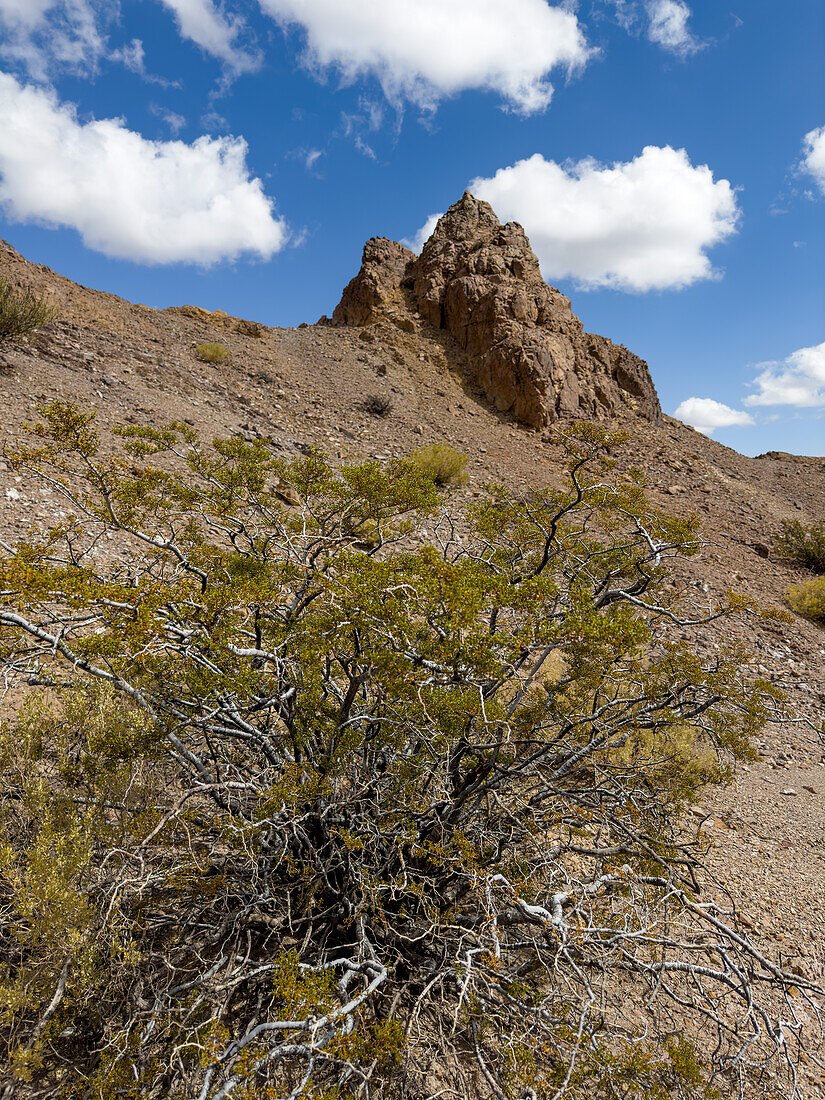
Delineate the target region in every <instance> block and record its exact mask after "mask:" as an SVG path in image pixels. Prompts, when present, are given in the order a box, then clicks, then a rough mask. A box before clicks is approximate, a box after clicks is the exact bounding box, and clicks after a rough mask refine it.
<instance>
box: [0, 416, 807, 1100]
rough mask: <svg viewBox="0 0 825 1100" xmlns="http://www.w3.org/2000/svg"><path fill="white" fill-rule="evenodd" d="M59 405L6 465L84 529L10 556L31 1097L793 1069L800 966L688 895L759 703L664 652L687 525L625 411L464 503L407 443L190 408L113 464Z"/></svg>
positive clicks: (2, 860)
mask: <svg viewBox="0 0 825 1100" xmlns="http://www.w3.org/2000/svg"><path fill="white" fill-rule="evenodd" d="M43 414H44V418H45V421H44V424H43V425H42V426H41V427H40V428H39V429H38V431H37V434H38V436H39V438H38V439H36V440H35V441H34V446H32V447H31V448H30V449H28V450H27V451H24V452H21V453H19V454H18V455H17V456H16V458H15V460H14V461H15V464H16V467H17V468H18V469H23V470H42V471H44V472H48V473H49V474H51V475H53V476H56V477H57V478H59V479H61V483H62V484H64V485H65V486H66V492H67V493H69V494H71V496H72V498H73V502H72V509H73V511H74V512H75V513H76V515H77V516H78V517H79V518H78V519H77V521H75V520H71V519H70V520H67V521H66V522H65V523H64V524H63V525H62V526H61V527H59V528H56V529H53V530H52V531H51V533H50V534H49V535H48V536H46V537H44V538H43V539H41V540H35V541H30V542H29V543H21V544H19V545H18V546H16V547H15V548H13V549H12V550H7V551H6V553H5V556H4V557H3V558H2V559H1V560H0V575H2V590H3V593H4V598H3V603H2V606H1V607H0V657H1V658H2V661H3V665H4V674H5V677H6V682H7V683H9V684H10V685H14V684H19V685H21V688H22V687H23V686H24V685H27V686H28V692H29V702H28V703H27V705H26V706H25V708H24V709H23V710H22V711H21V713H20V716H19V717H18V718H16V719H12V718H7V719H6V720H5V721H4V724H3V726H2V739H1V740H0V768H2V791H3V797H2V800H0V813H2V836H3V837H4V840H3V844H2V848H0V881H1V882H2V892H0V905H2V907H3V917H4V919H3V922H2V926H0V936H2V948H3V951H2V953H3V958H4V959H5V960H6V962H5V969H4V970H3V971H2V973H0V987H1V989H0V1003H2V1006H3V1007H2V1016H0V1025H2V1029H3V1039H4V1041H5V1043H6V1046H7V1049H8V1052H9V1056H10V1063H11V1066H12V1067H13V1073H14V1074H15V1084H14V1085H13V1086H12V1088H13V1089H15V1088H16V1089H17V1092H16V1093H15V1095H21V1096H25V1095H26V1089H27V1088H28V1087H29V1086H32V1090H31V1094H32V1095H34V1094H35V1091H34V1086H35V1085H36V1095H37V1096H38V1097H41V1098H46V1097H49V1098H57V1097H69V1096H73V1097H74V1096H79V1095H83V1096H88V1097H96V1098H99V1100H104V1098H105V1100H109V1098H110V1097H114V1096H119V1097H132V1098H137V1097H155V1096H158V1097H159V1096H163V1097H174V1098H178V1097H180V1098H181V1100H182V1098H183V1097H189V1096H198V1097H201V1098H203V1100H225V1098H226V1097H228V1096H230V1095H233V1096H235V1097H236V1098H237V1097H246V1098H250V1100H251V1098H252V1097H255V1098H259V1097H268V1096H271V1097H285V1096H291V1097H296V1098H297V1097H304V1096H305V1097H313V1098H317V1100H320V1098H324V1100H332V1098H335V1100H344V1098H346V1097H353V1098H354V1097H356V1096H366V1095H369V1096H371V1097H382V1098H383V1097H386V1098H389V1097H392V1098H393V1100H395V1098H409V1100H420V1098H423V1097H426V1096H431V1095H433V1094H434V1093H439V1092H441V1091H442V1090H443V1088H444V1087H445V1085H446V1084H447V1083H448V1082H449V1083H450V1085H451V1086H452V1085H455V1084H456V1082H458V1084H459V1086H460V1089H459V1091H463V1092H464V1093H465V1094H469V1095H478V1096H495V1097H497V1098H499V1100H500V1098H501V1097H507V1098H516V1097H523V1096H528V1095H529V1096H535V1097H538V1098H539V1100H549V1098H550V1097H561V1096H565V1095H566V1096H569V1097H577V1098H581V1100H583V1098H585V1097H588V1098H589V1097H600V1098H604V1100H614V1098H616V1100H617V1098H618V1097H634V1098H641V1097H645V1098H649V1097H662V1098H664V1097H669V1096H673V1097H677V1096H678V1097H682V1098H684V1100H687V1098H688V1097H690V1098H695V1097H699V1096H704V1095H707V1096H710V1095H713V1090H714V1089H721V1090H723V1091H732V1092H735V1091H736V1089H737V1088H738V1086H739V1085H740V1084H743V1083H746V1082H747V1081H748V1080H749V1079H751V1078H753V1079H757V1078H760V1077H762V1075H763V1074H765V1073H766V1072H773V1071H775V1070H777V1069H779V1068H781V1067H782V1066H783V1065H785V1066H787V1065H789V1062H788V1050H787V1047H786V1042H787V1041H788V1039H786V1036H787V1035H788V1029H787V1027H786V1028H785V1030H784V1031H783V1030H782V1027H781V1026H780V1024H779V1020H778V1018H777V1016H776V1015H775V1014H774V1013H773V1011H772V1008H771V1002H770V995H771V994H778V995H779V996H780V998H786V999H791V1000H792V999H794V998H795V999H796V1000H797V1002H799V1003H804V999H805V998H806V997H807V996H808V993H809V991H810V990H811V989H812V986H811V983H810V982H808V981H807V980H806V979H804V978H801V977H799V976H796V975H789V974H787V973H785V972H784V971H782V969H781V968H779V967H778V966H777V965H775V964H774V963H773V962H771V961H770V960H769V959H768V958H767V957H766V956H765V955H764V954H763V953H762V952H760V951H759V949H758V948H757V947H755V946H754V945H753V944H752V943H751V942H750V941H749V940H748V939H747V937H746V936H745V935H744V934H743V933H742V932H741V930H737V929H735V928H734V927H733V926H732V925H731V924H730V922H729V918H728V917H727V916H726V915H725V914H724V913H723V912H722V911H721V910H720V909H718V908H717V907H715V906H714V905H713V904H711V903H709V902H707V901H704V900H703V901H701V902H700V901H699V900H698V898H697V890H696V882H695V879H694V867H695V860H696V853H695V851H694V849H693V848H692V846H691V843H690V838H689V837H688V836H687V835H685V834H684V833H683V832H682V831H681V829H680V826H679V820H678V815H679V811H680V809H681V808H682V807H683V806H684V805H685V804H687V803H690V802H692V801H693V800H694V799H695V798H696V797H697V795H698V793H699V792H700V791H701V790H702V789H703V787H704V786H705V785H706V784H707V783H708V782H711V781H716V780H719V779H722V778H724V776H725V775H726V774H727V771H728V768H729V765H730V762H731V761H732V760H733V759H734V758H735V757H736V756H744V755H748V754H749V752H750V750H749V742H750V738H751V736H752V735H753V734H754V733H755V732H756V731H758V730H759V729H760V728H761V725H762V723H763V721H764V720H765V718H766V716H768V714H769V713H770V709H771V707H772V705H773V702H774V701H775V697H776V693H775V692H774V691H773V689H772V688H771V686H770V684H768V683H766V682H763V681H758V680H757V681H756V682H754V683H750V684H749V683H747V682H746V681H745V680H743V679H742V678H741V670H742V668H743V654H742V652H741V651H740V650H739V649H737V648H736V647H729V648H728V649H720V650H719V651H718V652H716V653H714V654H713V655H712V656H711V657H709V658H708V659H707V660H702V659H701V658H700V657H699V656H698V655H697V654H696V653H695V652H693V651H692V650H691V648H690V647H689V646H688V645H686V644H685V643H683V642H677V643H669V642H668V640H667V638H666V635H665V632H664V631H663V625H664V624H665V622H668V621H672V620H674V619H675V620H676V621H677V622H679V623H682V624H683V626H684V629H685V630H689V629H690V625H691V623H695V621H696V619H697V617H701V616H697V615H696V614H695V613H694V612H693V610H692V609H691V608H690V607H687V606H682V605H681V604H680V603H679V598H678V596H677V593H676V590H675V589H673V588H670V587H668V586H667V583H666V582H667V577H668V569H667V565H668V561H669V560H671V559H673V558H675V557H678V556H679V555H690V554H692V553H694V552H695V550H696V549H697V547H698V545H699V538H698V532H697V529H696V524H695V522H694V521H693V520H691V519H672V518H669V517H667V516H665V515H663V514H661V513H659V512H658V511H657V510H656V509H655V508H653V507H651V505H650V504H649V503H648V501H647V499H646V497H645V493H644V491H643V488H642V486H641V483H640V478H639V477H638V476H637V475H635V474H634V475H633V476H631V477H630V478H629V479H628V480H625V481H623V482H619V483H616V484H611V483H610V481H609V479H607V478H606V467H607V466H608V462H607V459H606V453H607V451H608V449H609V447H610V445H611V443H612V442H613V441H614V437H610V436H608V435H607V434H605V433H604V432H602V431H600V430H598V429H595V428H592V427H591V426H588V425H578V426H576V427H574V428H571V429H570V430H569V433H568V435H567V437H566V446H567V452H568V460H569V461H568V470H569V478H570V483H569V485H568V486H567V487H566V488H565V489H559V490H556V489H541V490H536V491H534V492H533V493H532V494H530V496H529V498H524V499H522V498H518V497H515V496H512V495H510V494H508V493H506V492H505V491H503V490H501V491H496V492H494V493H492V495H491V496H490V497H489V498H487V499H482V500H481V501H479V502H478V503H477V504H476V505H475V506H474V507H473V508H472V509H471V510H470V512H469V513H468V515H467V516H466V517H464V518H463V519H460V517H456V516H452V515H451V514H450V513H449V512H448V511H446V510H445V509H444V504H443V501H442V500H440V498H439V495H438V493H437V491H436V489H435V486H434V482H433V479H432V477H426V476H423V475H422V472H421V469H420V466H419V464H418V463H417V462H415V461H409V460H401V461H396V462H393V463H391V464H390V465H389V466H388V467H386V468H381V467H380V466H379V465H378V464H377V463H366V464H363V465H355V466H344V467H342V468H341V470H340V471H336V470H335V469H334V468H332V467H331V466H330V465H329V464H328V463H327V462H326V460H325V459H324V458H323V457H322V456H321V455H319V454H318V453H312V454H310V455H309V456H307V457H305V458H302V459H299V460H296V461H294V462H290V463H286V462H284V461H283V460H281V459H279V458H277V457H276V455H275V454H274V453H273V451H272V449H271V448H270V447H269V446H268V444H267V443H265V442H264V441H253V442H245V441H243V440H240V439H237V438H236V439H233V440H229V441H223V442H218V443H217V444H216V445H215V447H216V449H215V451H212V450H210V449H207V448H205V447H203V445H202V444H201V443H200V441H199V439H198V437H197V435H196V434H195V433H194V432H193V431H191V430H190V429H188V428H187V427H185V426H183V425H173V426H171V427H170V428H168V429H164V430H158V429H151V428H138V427H129V428H124V429H120V431H119V435H120V440H121V443H122V446H123V448H124V449H125V451H126V454H125V456H123V457H117V456H116V457H106V456H105V453H104V452H103V451H102V450H101V448H100V444H99V439H98V436H97V432H96V431H95V429H94V426H93V424H92V422H91V418H90V417H89V416H88V415H86V414H83V413H81V412H80V411H79V410H78V409H76V408H72V407H67V406H61V405H57V404H55V405H51V406H48V407H45V408H44V409H43ZM284 483H288V484H289V485H290V486H291V487H293V488H294V491H295V494H296V497H297V504H296V505H294V506H292V507H289V506H287V505H285V504H284V503H283V501H282V499H281V498H280V497H279V496H278V492H277V487H278V486H279V485H282V484H284ZM53 484H54V482H53ZM459 521H460V522H461V523H463V525H464V528H463V530H464V534H462V536H461V538H460V539H459V538H457V537H456V526H455V525H456V523H457V522H459ZM365 524H368V525H370V529H371V531H372V532H373V536H374V537H373V539H372V540H371V544H370V546H369V548H368V549H367V550H364V549H363V548H362V549H359V548H358V547H357V545H356V542H357V536H354V535H353V534H352V533H351V532H354V531H358V530H359V529H360V528H361V527H362V526H363V525H365ZM425 527H426V531H427V532H429V534H427V533H425ZM107 536H108V537H107ZM104 545H105V546H107V547H109V548H110V550H112V551H113V554H112V555H111V556H109V554H108V552H107V554H103V553H101V552H100V550H99V548H100V547H101V546H104ZM739 610H741V602H740V601H737V600H735V599H734V600H732V601H731V603H730V605H729V606H728V607H726V608H724V609H721V610H720V611H719V612H718V614H719V615H734V614H736V613H737V611H739ZM788 1003H790V1000H789V1001H788ZM785 1011H787V1008H786V1007H785V1006H783V1012H785ZM631 1030H632V1031H633V1032H635V1034H637V1035H638V1034H642V1033H644V1034H645V1035H646V1039H645V1041H644V1042H636V1041H634V1042H632V1043H631V1042H628V1041H625V1040H624V1039H623V1038H622V1036H624V1035H626V1034H628V1031H631ZM676 1035H678V1036H679V1038H678V1039H676V1038H674V1036H676ZM791 1038H792V1036H791Z"/></svg>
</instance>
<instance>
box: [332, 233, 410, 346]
mask: <svg viewBox="0 0 825 1100" xmlns="http://www.w3.org/2000/svg"><path fill="white" fill-rule="evenodd" d="M412 263H415V253H414V252H410V250H409V248H405V247H404V246H403V244H398V243H397V242H396V241H390V240H388V239H387V238H386V237H372V238H371V239H370V240H368V241H367V243H366V244H365V245H364V255H363V258H362V260H361V270H360V271H359V272H358V274H357V275H356V276H355V278H354V279H350V281H349V282H348V283H347V285H346V287H345V288H344V293H343V295H342V296H341V301H340V302H339V303H338V305H337V306H336V307H335V312H334V313H333V314H332V323H333V324H334V325H368V324H369V323H370V322H371V321H375V320H377V319H378V318H379V317H381V316H383V315H384V314H385V313H386V312H387V309H388V307H389V305H390V303H392V302H397V303H401V302H402V300H403V297H402V292H401V284H402V283H403V281H404V276H405V274H406V271H407V268H408V267H409V266H410V264H412Z"/></svg>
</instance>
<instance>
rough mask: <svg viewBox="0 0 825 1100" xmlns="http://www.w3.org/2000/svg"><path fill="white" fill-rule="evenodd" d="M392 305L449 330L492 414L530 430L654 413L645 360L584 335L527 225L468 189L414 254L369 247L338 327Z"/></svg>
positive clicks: (383, 244) (380, 242) (381, 243)
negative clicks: (542, 264) (545, 273)
mask: <svg viewBox="0 0 825 1100" xmlns="http://www.w3.org/2000/svg"><path fill="white" fill-rule="evenodd" d="M399 307H401V308H403V309H407V310H413V311H415V312H417V313H418V314H419V316H420V317H421V318H423V319H424V320H425V321H427V322H429V323H430V324H431V325H433V326H435V328H437V329H441V330H445V331H446V332H448V333H450V335H451V336H452V337H453V338H454V340H455V341H456V343H457V344H458V346H459V348H461V349H462V350H463V351H464V352H465V353H466V355H467V358H468V362H469V364H470V369H471V371H472V372H473V373H474V375H475V377H476V380H477V382H478V383H479V385H480V386H481V387H482V389H483V390H484V392H485V393H486V394H487V396H488V397H489V399H490V400H491V401H492V402H493V404H494V405H495V406H496V408H498V409H499V410H500V411H502V412H507V413H510V414H511V415H512V416H514V417H515V418H516V419H517V420H519V421H521V422H522V423H524V424H528V425H530V426H531V427H535V428H542V427H544V426H545V425H547V424H549V423H551V422H552V421H554V420H556V419H558V418H559V417H587V418H590V419H606V418H608V417H610V416H613V415H615V414H616V413H617V412H619V411H621V410H624V411H633V412H636V413H638V414H639V415H641V416H644V417H646V418H647V419H648V420H652V421H658V420H659V418H660V417H661V408H660V406H659V400H658V398H657V396H656V390H655V388H654V386H653V382H652V380H651V377H650V372H649V371H648V368H647V364H646V363H645V362H644V360H642V359H640V358H639V357H638V356H636V355H634V354H633V353H632V352H630V351H628V350H627V348H625V347H620V346H617V345H616V344H613V343H611V342H610V341H609V340H607V339H605V338H604V337H602V336H593V335H590V334H589V333H586V332H584V329H583V326H582V323H581V321H580V320H579V319H578V317H576V315H575V314H574V313H573V311H572V310H571V308H570V301H569V299H568V298H566V297H565V296H564V295H563V294H561V293H560V292H559V291H558V290H556V289H554V288H553V287H551V286H548V285H547V283H545V281H544V279H543V278H542V276H541V271H540V270H539V263H538V260H537V259H536V256H535V254H534V252H533V250H532V248H531V247H530V242H529V241H528V239H527V236H526V235H525V232H524V230H523V229H522V227H521V226H520V225H518V224H517V223H516V222H508V223H507V224H506V225H501V224H500V223H499V221H498V218H497V217H496V215H495V213H494V212H493V209H492V207H491V206H490V205H489V203H486V202H480V201H479V200H478V199H475V198H474V197H473V196H472V195H470V194H469V193H468V192H465V194H464V196H463V197H462V198H461V199H460V200H459V201H458V202H457V203H455V204H454V205H453V206H451V207H450V209H449V210H448V211H447V213H446V214H444V215H443V217H442V218H441V219H440V220H439V222H438V225H437V226H436V228H435V231H434V232H433V234H432V236H431V237H430V239H429V240H428V241H427V243H426V244H425V245H424V248H423V250H422V252H421V255H420V257H418V258H416V257H415V256H414V254H413V253H412V252H410V251H409V250H408V249H406V248H404V247H403V246H402V245H399V244H396V243H395V242H394V241H388V240H386V239H385V238H382V237H379V238H373V239H372V240H370V241H368V242H367V244H366V246H365V248H364V259H363V264H362V267H361V270H360V272H359V273H358V275H357V276H356V277H355V278H354V279H353V280H352V281H351V282H350V283H349V285H348V286H347V288H346V290H345V291H344V296H343V298H342V299H341V302H340V303H339V305H338V307H337V308H336V310H335V313H334V314H333V323H334V324H337V325H365V324H370V323H371V322H373V321H376V320H379V319H380V318H382V317H385V316H387V315H388V314H390V313H396V314H397V312H398V308H399Z"/></svg>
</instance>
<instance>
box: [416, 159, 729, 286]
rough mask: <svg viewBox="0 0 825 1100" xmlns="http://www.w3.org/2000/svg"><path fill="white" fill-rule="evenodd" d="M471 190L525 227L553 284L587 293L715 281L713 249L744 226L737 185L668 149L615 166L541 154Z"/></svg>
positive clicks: (504, 216)
mask: <svg viewBox="0 0 825 1100" xmlns="http://www.w3.org/2000/svg"><path fill="white" fill-rule="evenodd" d="M470 190H471V191H472V192H473V194H474V195H476V196H477V197H478V198H481V199H486V200H487V201H488V202H489V203H490V204H491V205H492V207H493V209H494V210H495V212H496V214H498V216H499V218H501V220H502V221H518V222H521V224H522V225H523V226H524V228H525V230H526V232H527V235H528V237H529V238H530V241H531V243H532V245H533V248H534V249H535V252H536V255H537V256H538V258H539V262H540V263H541V268H542V272H543V274H544V276H545V278H546V279H549V280H553V279H573V280H574V281H575V282H576V283H577V284H578V285H579V286H580V287H584V288H595V287H613V288H615V289H618V290H628V291H637V292H640V291H648V290H667V289H678V288H681V287H686V286H689V285H690V284H691V283H695V282H697V281H698V280H700V279H708V278H712V277H714V275H715V274H716V272H715V271H714V268H713V266H712V264H711V262H710V260H709V258H708V256H707V255H706V251H707V249H709V248H711V247H712V246H713V245H716V244H719V243H720V242H721V241H724V240H725V239H726V238H727V237H729V236H730V235H731V234H732V233H734V232H735V230H736V227H737V223H738V220H739V209H738V206H737V203H736V194H735V192H734V189H733V187H731V185H730V183H729V182H728V181H727V180H714V178H713V173H712V172H711V170H710V168H708V167H707V165H699V166H694V165H692V164H691V162H690V158H689V157H688V155H687V153H686V152H685V150H684V149H671V148H670V146H667V145H666V146H664V147H661V148H660V147H658V146H655V145H648V146H647V147H646V148H645V149H643V150H642V152H641V153H640V154H639V156H637V157H636V158H634V159H633V160H631V161H628V162H626V163H618V164H613V165H604V164H600V163H599V162H598V161H596V160H593V159H592V158H587V159H585V160H580V161H578V162H576V163H567V164H557V163H556V162H555V161H552V160H545V158H544V157H543V156H542V155H541V154H540V153H536V154H534V155H533V156H532V157H529V158H528V159H527V160H520V161H518V162H517V163H516V164H514V165H512V166H511V167H509V168H501V169H499V171H498V172H496V174H495V175H494V176H492V177H490V178H488V179H484V178H479V179H475V180H473V181H472V182H471V183H470ZM431 223H432V224H434V219H433V218H431V219H430V222H428V225H429V224H431ZM424 229H426V227H424ZM424 229H422V230H421V231H419V235H420V233H421V232H423V231H424ZM413 240H414V241H416V240H417V238H413Z"/></svg>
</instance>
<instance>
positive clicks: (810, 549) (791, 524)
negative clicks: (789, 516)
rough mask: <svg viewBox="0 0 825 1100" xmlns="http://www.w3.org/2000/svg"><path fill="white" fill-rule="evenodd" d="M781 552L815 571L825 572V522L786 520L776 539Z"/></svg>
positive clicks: (798, 563)
mask: <svg viewBox="0 0 825 1100" xmlns="http://www.w3.org/2000/svg"><path fill="white" fill-rule="evenodd" d="M776 548H777V550H778V551H779V553H780V554H781V555H782V556H783V557H786V558H790V560H791V561H793V562H795V563H796V564H797V565H801V566H803V567H804V568H805V569H810V570H811V572H813V573H825V523H807V524H806V523H802V522H801V521H800V520H798V519H797V520H786V521H785V522H784V523H783V524H782V530H781V531H780V533H779V536H778V537H777V539H776Z"/></svg>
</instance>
